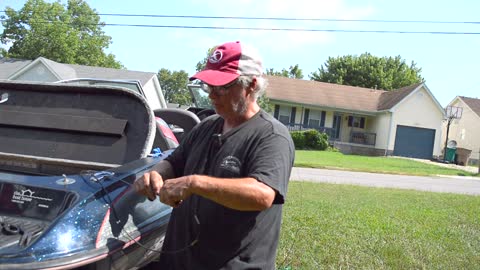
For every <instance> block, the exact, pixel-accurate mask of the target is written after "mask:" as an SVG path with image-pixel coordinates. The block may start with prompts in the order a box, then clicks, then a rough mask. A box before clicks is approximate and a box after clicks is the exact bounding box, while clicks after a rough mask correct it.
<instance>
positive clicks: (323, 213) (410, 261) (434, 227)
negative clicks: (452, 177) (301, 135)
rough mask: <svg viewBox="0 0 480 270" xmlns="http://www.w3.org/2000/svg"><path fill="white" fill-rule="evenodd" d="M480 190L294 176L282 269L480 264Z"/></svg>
mask: <svg viewBox="0 0 480 270" xmlns="http://www.w3.org/2000/svg"><path fill="white" fill-rule="evenodd" d="M479 265H480V196H467V195H453V194H445V193H429V192H416V191H406V190H394V189H384V188H370V187H356V186H349V185H336V184H319V183H310V182H296V181H295V182H290V184H289V191H288V196H287V201H286V204H285V206H284V217H283V223H282V231H281V237H280V243H279V248H278V255H277V266H278V269H282V270H287V269H289V270H297V269H309V270H310V269H478V268H479Z"/></svg>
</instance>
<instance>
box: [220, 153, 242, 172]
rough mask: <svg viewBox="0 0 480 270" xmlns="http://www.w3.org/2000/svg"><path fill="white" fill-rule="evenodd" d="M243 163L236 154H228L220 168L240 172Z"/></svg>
mask: <svg viewBox="0 0 480 270" xmlns="http://www.w3.org/2000/svg"><path fill="white" fill-rule="evenodd" d="M241 165H242V163H241V162H240V160H239V159H238V158H236V157H234V156H227V157H225V158H224V159H223V160H222V162H221V163H220V168H222V169H225V170H228V171H231V172H233V173H236V174H239V173H240V166H241Z"/></svg>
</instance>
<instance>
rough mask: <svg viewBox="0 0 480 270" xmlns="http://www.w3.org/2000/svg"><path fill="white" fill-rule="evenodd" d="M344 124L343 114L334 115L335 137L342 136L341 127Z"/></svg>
mask: <svg viewBox="0 0 480 270" xmlns="http://www.w3.org/2000/svg"><path fill="white" fill-rule="evenodd" d="M341 126H342V116H341V115H339V114H335V115H334V116H333V128H334V129H335V132H334V136H333V139H339V138H340V127H341Z"/></svg>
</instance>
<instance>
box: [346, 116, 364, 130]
mask: <svg viewBox="0 0 480 270" xmlns="http://www.w3.org/2000/svg"><path fill="white" fill-rule="evenodd" d="M348 126H349V127H356V128H365V117H360V116H349V117H348Z"/></svg>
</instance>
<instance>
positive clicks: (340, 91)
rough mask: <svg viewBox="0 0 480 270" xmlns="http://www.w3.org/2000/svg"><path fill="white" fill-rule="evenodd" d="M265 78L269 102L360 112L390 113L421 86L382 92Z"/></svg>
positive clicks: (320, 83)
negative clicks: (270, 100) (384, 111)
mask: <svg viewBox="0 0 480 270" xmlns="http://www.w3.org/2000/svg"><path fill="white" fill-rule="evenodd" d="M266 77H267V79H268V87H267V90H266V92H267V97H268V98H270V99H272V100H278V101H287V102H290V103H298V104H304V105H311V106H318V107H327V108H337V109H344V110H354V111H363V112H377V111H380V110H387V109H390V108H392V107H393V106H395V105H396V104H398V103H399V102H400V101H401V100H403V99H404V98H405V97H406V96H407V95H409V94H410V93H411V92H412V91H414V90H415V89H417V88H418V86H420V85H421V83H418V84H414V85H411V86H408V87H404V88H401V89H398V90H394V91H384V90H375V89H369V88H362V87H354V86H347V85H338V84H331V83H324V82H317V81H308V80H298V79H290V78H286V77H276V76H266Z"/></svg>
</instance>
